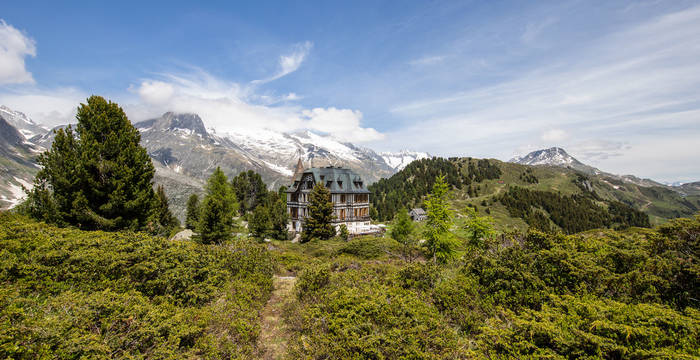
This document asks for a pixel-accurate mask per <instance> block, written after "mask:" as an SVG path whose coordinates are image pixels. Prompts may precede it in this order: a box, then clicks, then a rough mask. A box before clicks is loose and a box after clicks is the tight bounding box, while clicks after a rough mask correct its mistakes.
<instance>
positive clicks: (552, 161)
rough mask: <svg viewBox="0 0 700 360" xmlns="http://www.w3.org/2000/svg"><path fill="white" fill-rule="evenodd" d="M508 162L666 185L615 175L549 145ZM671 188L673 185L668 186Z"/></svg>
mask: <svg viewBox="0 0 700 360" xmlns="http://www.w3.org/2000/svg"><path fill="white" fill-rule="evenodd" d="M508 162H511V163H516V164H521V165H532V166H538V165H543V166H556V167H563V168H569V169H573V170H576V171H580V172H582V173H584V174H588V175H603V176H605V177H609V178H613V179H616V180H622V181H624V182H627V183H632V184H635V185H639V186H646V187H649V186H660V187H668V186H667V185H665V184H661V183H659V182H656V181H654V180H651V179H642V178H639V177H637V176H634V175H616V174H611V173H607V172H603V171H600V170H598V169H597V168H595V167H593V166H590V165H586V164H584V163H582V162H580V161H578V160H576V158H574V157H573V156H571V155H569V154H568V153H567V152H566V150H564V149H562V148H560V147H551V148H549V149H542V150H535V151H533V152H531V153H529V154H527V155H525V156H516V157H514V158H512V159H510V160H508ZM669 188H671V189H672V190H673V189H675V188H674V187H669Z"/></svg>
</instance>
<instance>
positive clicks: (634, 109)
mask: <svg viewBox="0 0 700 360" xmlns="http://www.w3.org/2000/svg"><path fill="white" fill-rule="evenodd" d="M698 38H700V7H694V8H688V9H685V10H683V11H679V12H676V13H671V14H666V15H661V16H658V17H656V18H653V19H651V20H649V21H646V22H642V23H638V24H637V25H634V26H631V27H628V28H626V29H623V30H621V31H619V32H617V33H612V34H610V35H608V36H605V37H602V38H600V39H598V40H596V41H594V42H593V43H590V44H588V45H586V46H585V47H580V51H579V52H577V53H571V54H565V55H562V57H561V58H556V59H549V61H548V62H547V63H544V65H541V66H539V67H537V68H535V69H534V70H533V71H531V72H528V73H523V74H519V75H518V76H516V77H514V78H511V79H510V80H506V81H503V82H501V83H497V84H495V85H491V86H482V87H476V88H473V89H470V90H467V91H463V92H458V93H452V94H446V95H444V96H441V97H435V98H427V99H425V98H424V99H416V100H414V101H412V102H407V103H403V104H400V105H398V106H396V107H395V108H393V109H392V110H391V111H392V113H393V114H394V115H395V116H397V117H399V118H401V119H403V120H404V121H407V122H411V123H413V124H415V125H409V126H405V127H403V128H400V129H397V130H395V131H393V132H389V133H387V140H386V141H383V142H377V143H376V145H377V147H385V148H386V147H388V148H392V147H393V148H395V147H399V146H405V144H412V146H413V147H415V148H419V149H424V150H426V151H430V152H431V153H437V154H443V155H464V154H469V155H472V156H498V157H500V158H502V159H507V158H508V156H509V155H510V154H512V149H513V148H518V147H521V146H523V145H524V144H531V145H535V146H538V147H545V146H551V144H548V142H550V141H557V142H559V141H561V142H562V143H561V144H559V145H562V146H564V147H565V148H566V147H569V146H570V147H575V146H577V144H579V143H581V142H583V141H595V140H600V141H606V142H610V143H613V144H620V143H622V144H627V145H625V146H629V148H622V149H620V148H616V147H605V146H601V147H599V148H598V149H597V150H595V151H590V153H589V155H590V157H589V159H590V160H591V161H592V165H594V166H598V167H600V168H602V169H604V170H608V171H614V172H617V171H618V170H617V169H616V166H619V165H620V164H621V163H623V162H624V161H629V164H635V166H637V167H636V168H631V167H629V166H623V167H620V169H626V170H624V171H626V172H629V173H634V174H637V175H640V176H652V175H647V174H654V176H658V175H659V174H661V173H662V172H663V169H666V168H667V163H666V162H664V161H662V160H661V158H660V157H658V156H651V157H649V159H648V160H649V161H643V159H645V158H646V157H648V156H649V150H645V149H643V148H642V147H641V144H647V143H650V142H649V141H648V140H646V139H645V138H644V137H645V136H647V135H649V134H653V135H654V136H655V137H657V138H659V139H669V142H671V141H672V140H670V139H674V138H678V137H683V138H684V139H685V140H684V141H685V145H686V146H688V149H687V150H686V151H685V152H684V154H683V155H675V156H680V157H682V158H684V159H686V160H690V159H689V158H688V156H686V155H687V154H689V153H693V154H694V155H695V156H700V154H699V153H698V151H700V150H696V149H700V140H697V139H700V126H699V125H700V105H699V104H698V100H697V93H698V89H700V63H699V62H698V61H697V59H698V58H700V43H698V41H697V39H698ZM552 124H556V125H555V126H556V128H557V129H559V128H561V129H566V132H565V133H563V134H562V133H559V132H557V131H552V127H553V126H552ZM567 134H568V136H566V135H567ZM693 139H695V140H693ZM536 142H537V143H536ZM533 143H536V144H533ZM670 148H671V149H677V148H678V146H671V147H670ZM658 151H659V152H663V153H666V154H667V156H669V157H672V156H674V155H673V153H671V152H666V151H665V149H659V150H658ZM587 157H588V156H587ZM582 160H585V159H582ZM686 167H687V169H686V174H687V173H695V174H697V175H698V176H700V168H698V166H697V161H689V162H687V163H686ZM619 171H623V170H619Z"/></svg>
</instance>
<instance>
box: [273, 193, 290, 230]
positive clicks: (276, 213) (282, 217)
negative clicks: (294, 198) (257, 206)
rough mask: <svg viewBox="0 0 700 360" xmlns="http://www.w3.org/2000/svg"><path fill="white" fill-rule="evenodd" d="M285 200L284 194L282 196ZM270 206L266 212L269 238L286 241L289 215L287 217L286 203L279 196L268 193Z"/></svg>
mask: <svg viewBox="0 0 700 360" xmlns="http://www.w3.org/2000/svg"><path fill="white" fill-rule="evenodd" d="M284 196H285V200H286V194H284ZM269 199H270V204H269V205H268V211H269V216H270V226H271V228H270V234H269V235H270V236H271V237H273V238H275V239H277V240H286V239H287V223H288V222H289V215H287V202H286V201H284V200H282V198H281V197H280V196H279V194H276V193H274V192H270V196H269Z"/></svg>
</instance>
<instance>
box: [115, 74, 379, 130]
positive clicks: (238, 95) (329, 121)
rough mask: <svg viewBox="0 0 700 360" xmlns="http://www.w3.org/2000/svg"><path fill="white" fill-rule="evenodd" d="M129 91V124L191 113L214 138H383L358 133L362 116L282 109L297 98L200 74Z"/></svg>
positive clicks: (146, 82) (326, 110)
mask: <svg viewBox="0 0 700 360" xmlns="http://www.w3.org/2000/svg"><path fill="white" fill-rule="evenodd" d="M131 91H132V92H133V93H135V94H137V95H138V99H133V100H132V101H130V102H127V105H126V106H125V107H124V109H125V111H126V112H127V114H128V115H129V117H130V118H131V119H132V120H133V121H138V120H143V119H146V118H151V117H157V116H160V115H161V114H162V113H164V112H166V111H176V112H192V113H197V114H199V115H200V116H201V117H202V120H203V121H204V122H205V123H206V125H207V126H208V127H213V128H215V129H216V130H217V132H230V133H243V134H246V133H253V132H255V131H259V130H264V129H267V130H274V131H282V132H289V131H295V130H301V129H309V130H314V131H316V132H321V133H326V134H330V135H332V136H334V137H336V138H338V139H341V140H345V141H353V142H363V141H374V140H379V139H381V138H382V137H383V135H382V134H380V133H379V132H377V131H376V130H375V129H372V128H366V127H362V124H361V121H362V113H361V112H359V111H357V110H350V109H337V108H334V107H330V108H313V109H304V108H302V107H300V106H298V105H289V104H287V101H289V100H295V99H299V98H300V97H299V96H298V95H296V94H294V93H289V94H286V95H283V96H281V97H279V98H275V97H272V96H270V95H259V94H257V93H256V92H255V87H251V86H242V85H240V84H238V83H235V82H231V81H225V80H221V79H218V78H216V77H214V76H212V75H210V74H208V73H206V72H204V71H202V70H197V71H194V72H193V73H190V74H161V75H160V77H159V78H158V79H145V80H143V81H141V83H140V84H139V85H136V86H132V87H131ZM274 104H282V105H274Z"/></svg>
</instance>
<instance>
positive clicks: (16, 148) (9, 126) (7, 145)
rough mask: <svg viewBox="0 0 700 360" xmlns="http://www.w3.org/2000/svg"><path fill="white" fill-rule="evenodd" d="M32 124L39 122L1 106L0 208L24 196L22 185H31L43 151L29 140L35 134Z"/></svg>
mask: <svg viewBox="0 0 700 360" xmlns="http://www.w3.org/2000/svg"><path fill="white" fill-rule="evenodd" d="M33 127H38V126H37V125H36V124H34V122H33V121H31V119H29V118H27V117H26V116H25V115H24V114H22V113H19V112H14V111H12V110H10V109H9V108H7V107H4V106H0V208H8V207H12V206H14V205H16V204H17V203H19V202H20V201H21V200H22V199H23V198H24V196H25V194H24V191H23V190H22V187H25V188H31V186H32V182H33V179H34V175H35V174H36V172H37V171H38V168H37V165H36V156H37V155H38V154H39V153H41V152H42V151H44V148H42V147H40V146H37V145H35V144H33V143H32V142H30V141H29V140H28V136H30V135H35V136H36V135H38V134H34V133H33V131H32V130H31V129H33ZM38 128H39V129H43V128H41V127H38ZM35 131H37V130H35ZM44 131H46V130H44Z"/></svg>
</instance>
